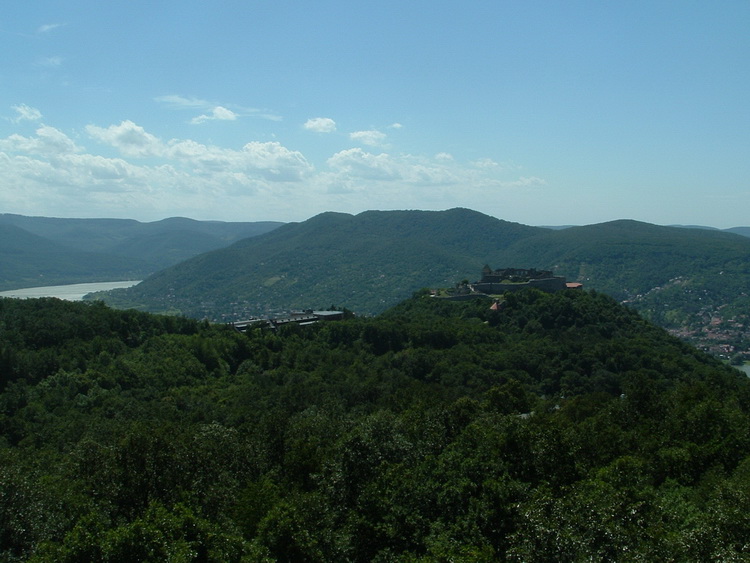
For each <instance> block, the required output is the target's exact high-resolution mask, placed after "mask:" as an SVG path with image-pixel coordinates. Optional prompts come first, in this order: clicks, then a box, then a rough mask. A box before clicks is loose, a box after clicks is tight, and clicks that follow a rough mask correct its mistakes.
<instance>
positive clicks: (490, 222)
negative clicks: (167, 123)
mask: <svg viewBox="0 0 750 563" xmlns="http://www.w3.org/2000/svg"><path fill="white" fill-rule="evenodd" d="M544 232H546V231H545V229H541V228H537V227H529V226H524V225H520V224H517V223H510V222H507V221H501V220H498V219H494V218H492V217H489V216H487V215H483V214H481V213H477V212H475V211H470V210H467V209H453V210H450V211H443V212H431V211H368V212H365V213H361V214H359V215H356V216H352V215H347V214H343V213H324V214H321V215H318V216H316V217H313V218H312V219H309V220H308V221H305V222H303V223H294V224H287V225H284V226H282V227H280V228H278V229H276V230H274V231H272V232H270V233H267V234H265V235H261V236H258V237H254V238H251V239H245V240H243V241H240V242H238V243H235V244H234V245H232V246H230V247H227V248H224V249H221V250H217V251H214V252H210V253H207V254H203V255H201V256H197V257H195V258H193V259H191V260H188V261H186V262H183V263H181V264H178V265H176V266H174V267H172V268H168V269H166V270H164V271H161V272H159V273H157V274H155V275H154V276H152V277H151V278H149V279H148V280H147V281H145V282H143V283H142V284H141V286H140V287H139V288H134V291H133V292H128V293H119V294H118V296H121V297H123V298H126V299H127V300H128V301H129V302H130V303H131V304H145V305H146V306H147V307H148V308H149V309H153V310H167V311H180V312H183V313H185V314H188V315H192V316H199V317H200V316H203V315H208V316H210V317H216V316H217V315H216V314H215V313H216V312H222V313H231V312H232V311H234V312H235V313H236V314H239V315H245V314H258V313H262V312H264V311H266V310H268V309H286V308H289V307H308V306H315V307H321V306H328V305H331V304H338V305H341V306H346V307H349V308H351V309H353V310H356V311H357V312H359V313H377V312H379V311H382V310H383V309H385V308H386V307H387V306H389V305H392V304H393V303H396V302H398V301H400V300H401V299H403V298H404V297H407V296H409V295H411V293H412V292H413V291H414V290H415V289H419V288H421V287H424V286H429V285H453V284H454V283H456V281H458V280H461V279H462V278H465V277H469V278H474V277H476V275H477V274H478V273H479V271H480V269H481V267H482V266H483V265H484V264H485V262H487V261H488V260H489V261H493V260H494V261H497V260H498V259H499V258H500V256H501V253H502V251H503V249H505V248H506V247H508V246H509V245H511V244H513V243H514V242H516V241H518V240H521V239H523V238H526V237H530V236H535V235H538V234H540V233H544Z"/></svg>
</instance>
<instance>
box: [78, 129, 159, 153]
mask: <svg viewBox="0 0 750 563" xmlns="http://www.w3.org/2000/svg"><path fill="white" fill-rule="evenodd" d="M86 132H87V133H88V134H89V135H90V136H91V137H93V138H94V139H96V140H97V141H100V142H102V143H104V144H107V145H110V146H112V147H115V148H116V149H117V150H119V151H120V153H122V154H123V155H125V156H130V157H140V158H143V157H151V156H163V154H164V147H163V143H162V142H161V141H160V140H159V139H157V138H156V137H155V136H154V135H152V134H151V133H147V132H146V130H145V129H144V128H143V127H141V126H139V125H136V124H135V123H133V122H132V121H129V120H128V121H123V122H122V123H120V124H119V125H110V126H109V127H106V128H105V127H97V126H95V125H87V126H86Z"/></svg>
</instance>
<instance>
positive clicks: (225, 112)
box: [190, 106, 237, 123]
mask: <svg viewBox="0 0 750 563" xmlns="http://www.w3.org/2000/svg"><path fill="white" fill-rule="evenodd" d="M236 119H237V114H236V113H234V112H233V111H232V110H230V109H227V108H225V107H222V106H216V107H215V108H212V109H211V113H210V114H209V115H205V114H204V115H199V116H198V117H194V118H193V119H191V120H190V123H203V122H204V121H213V120H219V121H235V120H236Z"/></svg>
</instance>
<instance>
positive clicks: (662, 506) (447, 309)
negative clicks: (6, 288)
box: [0, 290, 750, 563]
mask: <svg viewBox="0 0 750 563" xmlns="http://www.w3.org/2000/svg"><path fill="white" fill-rule="evenodd" d="M490 303H491V301H489V300H473V301H464V302H456V301H448V300H443V299H436V298H431V297H429V292H427V291H421V292H418V293H416V294H415V295H414V296H413V297H412V298H411V299H408V300H406V301H404V302H402V303H400V304H399V305H397V306H395V307H393V308H391V309H389V310H387V311H386V312H384V313H382V314H381V315H379V316H377V317H374V318H349V319H347V320H343V321H331V322H325V323H319V324H316V325H313V326H309V327H307V326H287V327H283V328H281V329H279V330H278V331H272V330H263V329H253V330H251V331H250V332H248V333H246V334H241V333H239V332H237V331H235V330H234V329H232V328H231V327H229V326H225V325H216V324H209V323H207V322H199V321H194V320H189V319H186V318H181V317H167V316H156V315H150V314H147V313H143V312H137V311H133V310H126V311H117V310H113V309H110V308H108V307H106V306H105V305H104V304H102V303H101V302H92V303H70V302H64V301H60V300H56V299H40V300H24V301H22V300H13V299H2V300H0V391H1V393H0V429H2V432H1V433H0V561H3V562H12V561H32V562H42V561H55V562H66V561H69V562H76V563H78V562H81V561H87V562H89V561H90V562H95V561H107V562H132V561H159V562H161V561H175V562H182V561H295V562H297V561H363V562H364V561H410V562H427V561H467V562H468V561H512V562H521V561H584V560H585V561H747V560H748V559H750V543H748V538H750V384H749V383H748V379H747V378H746V377H745V376H744V375H743V374H741V373H740V372H738V371H737V370H735V369H734V368H731V367H728V366H725V365H723V364H722V363H720V362H719V361H718V360H716V359H715V358H713V357H710V356H708V355H706V354H703V353H701V352H699V351H698V350H696V349H695V348H692V347H690V346H688V345H687V344H685V343H683V342H681V341H679V340H677V339H675V338H673V337H671V336H670V335H669V334H667V333H666V332H665V331H664V330H663V329H661V328H657V327H656V326H655V325H653V324H651V323H649V322H648V321H646V320H644V319H643V318H642V317H640V316H639V315H638V314H637V313H635V312H634V311H632V310H630V309H628V308H625V307H623V306H621V305H619V304H618V303H616V302H615V301H614V300H613V299H612V298H610V297H608V296H606V295H604V294H601V293H597V292H594V291H568V292H558V293H555V294H547V293H541V292H538V291H534V290H527V291H523V292H518V293H514V294H509V295H507V297H506V298H505V299H504V301H503V302H502V303H501V304H500V306H499V308H498V309H497V310H491V309H490V307H489V305H490Z"/></svg>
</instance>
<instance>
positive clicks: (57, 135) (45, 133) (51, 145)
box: [0, 125, 81, 157]
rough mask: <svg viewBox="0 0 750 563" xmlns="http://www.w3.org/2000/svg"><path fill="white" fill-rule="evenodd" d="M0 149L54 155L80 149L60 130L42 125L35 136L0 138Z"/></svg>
mask: <svg viewBox="0 0 750 563" xmlns="http://www.w3.org/2000/svg"><path fill="white" fill-rule="evenodd" d="M0 150H3V151H8V152H12V153H28V154H33V155H43V156H46V157H56V156H59V155H64V154H71V153H76V152H79V151H80V150H81V149H80V148H79V147H77V146H76V144H75V143H74V142H73V140H72V139H70V138H69V137H68V136H67V135H65V133H63V132H62V131H59V130H58V129H55V128H54V127H48V126H46V125H42V126H41V127H39V128H38V129H37V130H36V137H22V136H21V135H11V136H10V137H8V138H7V139H0Z"/></svg>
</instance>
